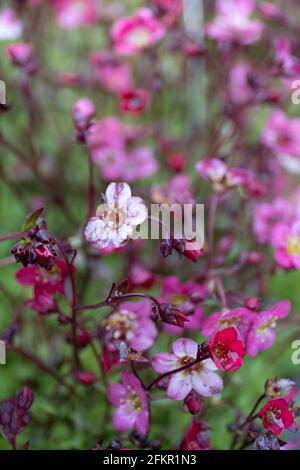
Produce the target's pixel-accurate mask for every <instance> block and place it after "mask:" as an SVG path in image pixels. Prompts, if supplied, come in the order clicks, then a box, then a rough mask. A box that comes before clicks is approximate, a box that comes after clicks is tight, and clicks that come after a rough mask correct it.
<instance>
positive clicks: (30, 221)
mask: <svg viewBox="0 0 300 470" xmlns="http://www.w3.org/2000/svg"><path fill="white" fill-rule="evenodd" d="M43 210H44V208H43V207H42V208H41V209H37V210H35V211H33V212H31V213H30V214H28V215H27V217H26V220H25V223H24V224H23V225H22V229H21V230H22V232H25V231H26V230H28V229H29V228H30V227H33V226H34V225H35V224H36V221H37V220H38V218H39V216H40V215H41V213H42V212H43Z"/></svg>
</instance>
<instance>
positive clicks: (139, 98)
mask: <svg viewBox="0 0 300 470" xmlns="http://www.w3.org/2000/svg"><path fill="white" fill-rule="evenodd" d="M148 104H149V92H148V91H147V90H142V89H140V90H138V89H136V90H128V91H125V92H123V93H122V94H121V101H120V109H121V111H123V112H124V113H132V114H140V113H143V112H144V111H145V110H146V109H147V107H148Z"/></svg>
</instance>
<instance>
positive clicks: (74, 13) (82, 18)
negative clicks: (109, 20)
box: [53, 0, 99, 30]
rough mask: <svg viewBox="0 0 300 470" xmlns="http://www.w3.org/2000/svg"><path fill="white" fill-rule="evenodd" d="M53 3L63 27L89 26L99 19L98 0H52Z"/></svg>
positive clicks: (59, 22)
mask: <svg viewBox="0 0 300 470" xmlns="http://www.w3.org/2000/svg"><path fill="white" fill-rule="evenodd" d="M53 4H54V9H55V13H56V19H57V22H58V24H59V26H60V27H61V28H63V29H67V30H68V29H75V28H78V27H80V26H91V25H93V24H95V23H96V22H97V21H98V19H99V0H54V1H53Z"/></svg>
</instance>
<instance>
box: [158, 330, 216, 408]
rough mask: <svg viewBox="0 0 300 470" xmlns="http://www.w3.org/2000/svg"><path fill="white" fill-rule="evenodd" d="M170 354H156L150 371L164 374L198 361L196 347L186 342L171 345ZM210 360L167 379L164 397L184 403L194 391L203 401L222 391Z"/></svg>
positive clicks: (195, 344)
mask: <svg viewBox="0 0 300 470" xmlns="http://www.w3.org/2000/svg"><path fill="white" fill-rule="evenodd" d="M172 350H173V354H172V353H159V354H156V356H154V357H153V359H152V366H153V368H154V369H155V370H156V371H157V372H159V373H161V374H164V373H166V372H170V371H172V370H175V369H179V368H180V367H183V366H186V365H188V364H189V363H192V362H193V361H195V359H196V358H197V354H198V344H197V343H196V342H195V341H193V340H191V339H188V338H181V339H178V340H177V341H175V342H174V343H173V346H172ZM216 369H217V367H216V365H215V364H214V362H213V360H212V359H206V360H204V361H202V362H199V363H198V364H195V365H194V366H191V367H189V368H187V369H185V370H183V371H181V372H177V373H174V374H172V375H171V376H170V380H169V384H168V389H167V395H168V397H169V398H172V399H173V400H184V399H185V398H186V397H187V396H188V394H189V393H190V392H191V391H192V390H194V391H195V392H197V393H198V394H199V395H201V396H204V397H212V396H213V395H216V394H218V393H220V392H221V391H222V389H223V380H222V379H221V377H220V376H219V375H218V374H216V373H215V372H214V371H215V370H216Z"/></svg>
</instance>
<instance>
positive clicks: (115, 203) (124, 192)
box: [105, 183, 131, 208]
mask: <svg viewBox="0 0 300 470" xmlns="http://www.w3.org/2000/svg"><path fill="white" fill-rule="evenodd" d="M130 197H131V189H130V186H129V184H127V183H110V184H109V185H108V186H107V189H106V192H105V199H106V202H107V204H108V205H109V206H110V207H120V208H121V207H123V205H124V204H125V203H126V201H127V200H128V199H129V198H130Z"/></svg>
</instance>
